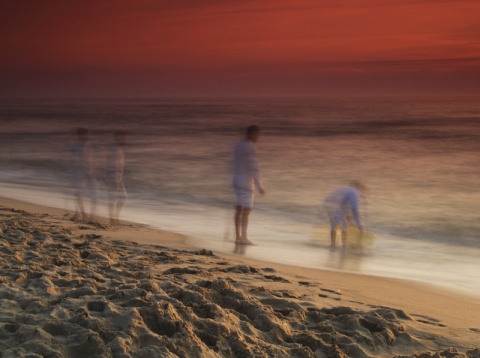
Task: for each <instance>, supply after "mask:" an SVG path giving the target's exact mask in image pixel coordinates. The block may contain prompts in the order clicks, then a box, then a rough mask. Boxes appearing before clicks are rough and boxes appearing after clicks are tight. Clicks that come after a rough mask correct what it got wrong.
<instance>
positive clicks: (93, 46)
mask: <svg viewBox="0 0 480 358" xmlns="http://www.w3.org/2000/svg"><path fill="white" fill-rule="evenodd" d="M479 14H480V1H478V0H345V1H342V0H241V1H239V0H235V1H233V0H168V1H167V0H128V1H127V0H82V1H74V0H41V1H38V0H18V1H5V2H4V4H3V5H2V7H1V8H0V46H1V47H0V48H1V49H2V55H1V56H0V96H211V95H213V96H237V95H238V96H257V95H261V96H278V95H288V96H316V95H322V96H324V95H333V96H338V95H345V96H351V95H466V94H475V95H480V21H479V19H480V18H479Z"/></svg>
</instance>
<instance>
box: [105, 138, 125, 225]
mask: <svg viewBox="0 0 480 358" xmlns="http://www.w3.org/2000/svg"><path fill="white" fill-rule="evenodd" d="M113 141H114V143H113V144H112V145H111V147H110V151H109V153H108V156H107V164H106V166H105V184H106V186H107V192H108V213H109V215H110V225H118V224H119V223H120V221H119V218H120V212H121V211H122V209H123V205H124V204H125V200H126V199H127V192H126V190H125V186H124V185H123V172H124V168H125V154H124V151H123V147H124V146H125V145H126V144H127V135H126V133H125V132H123V131H116V132H115V133H114V135H113Z"/></svg>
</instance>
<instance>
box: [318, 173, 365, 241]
mask: <svg viewBox="0 0 480 358" xmlns="http://www.w3.org/2000/svg"><path fill="white" fill-rule="evenodd" d="M366 191H367V190H366V187H365V185H364V184H363V183H361V182H360V181H358V180H354V181H352V182H351V183H350V185H349V186H343V187H339V188H336V189H334V190H332V191H331V192H330V193H329V194H328V195H327V197H326V198H325V201H324V203H323V205H324V208H325V210H326V211H327V214H328V218H329V220H330V245H331V247H332V248H335V247H336V239H337V228H339V227H340V230H341V233H342V246H343V248H345V247H346V246H347V230H348V225H349V224H351V222H352V221H353V223H354V224H355V225H356V226H357V227H358V229H359V230H360V233H363V232H364V230H365V228H364V225H363V223H362V218H361V215H360V202H361V200H362V199H363V198H365V197H366Z"/></svg>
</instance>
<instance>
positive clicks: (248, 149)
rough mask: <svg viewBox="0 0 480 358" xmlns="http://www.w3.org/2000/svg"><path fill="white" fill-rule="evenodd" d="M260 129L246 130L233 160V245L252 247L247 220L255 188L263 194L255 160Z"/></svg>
mask: <svg viewBox="0 0 480 358" xmlns="http://www.w3.org/2000/svg"><path fill="white" fill-rule="evenodd" d="M259 136H260V128H259V127H258V126H256V125H251V126H249V127H248V128H247V132H246V137H245V139H244V140H242V141H241V142H240V143H238V144H237V145H236V147H235V150H234V158H233V189H234V191H235V195H236V197H237V204H236V208H235V237H236V239H235V244H238V245H253V243H252V242H251V241H250V240H248V238H247V227H248V219H249V216H250V213H251V211H252V207H253V197H254V192H255V188H257V189H258V191H259V192H260V194H265V189H264V188H263V186H262V182H261V178H260V170H259V167H258V160H257V148H256V146H255V143H257V141H258V138H259Z"/></svg>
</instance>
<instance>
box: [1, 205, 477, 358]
mask: <svg viewBox="0 0 480 358" xmlns="http://www.w3.org/2000/svg"><path fill="white" fill-rule="evenodd" d="M0 217H1V221H0V229H1V231H0V237H1V241H0V253H1V254H0V282H1V286H0V305H1V311H0V351H1V352H2V355H1V356H2V357H37V356H44V357H176V356H179V357H273V356H274V357H425V358H427V357H480V299H479V298H478V297H474V296H468V295H464V294H459V293H458V292H454V291H447V290H441V289H439V288H437V287H433V286H428V285H424V284H419V283H414V282H411V281H406V280H397V279H387V278H379V277H373V276H365V275H358V274H348V273H339V272H334V271H326V270H325V271H322V270H315V269H307V268H300V267H295V266H288V265H280V264H273V263H265V262H261V261H256V260H253V259H248V258H246V257H244V256H241V253H242V250H243V249H245V248H243V247H238V248H237V249H238V250H237V252H238V254H240V255H236V254H234V252H235V248H234V246H233V244H232V254H227V253H217V252H215V251H211V250H209V249H204V248H202V247H194V246H192V242H193V241H191V240H187V238H186V237H185V236H182V235H179V234H176V233H172V232H168V231H161V230H154V229H152V228H150V227H148V226H145V225H139V224H133V223H124V224H123V225H121V226H118V227H111V226H108V225H107V221H106V220H103V219H100V220H99V222H86V223H84V222H76V221H74V220H73V215H72V213H70V212H66V211H64V210H59V209H52V208H46V207H41V206H35V205H32V204H27V203H23V202H19V201H15V200H10V199H1V198H0ZM34 354H36V355H34Z"/></svg>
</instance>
